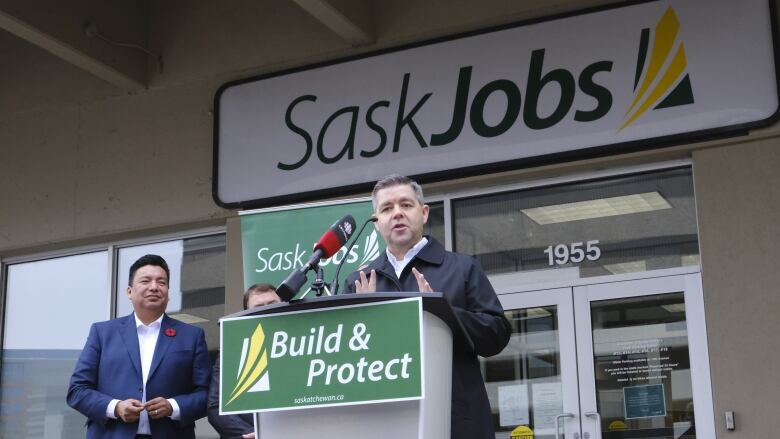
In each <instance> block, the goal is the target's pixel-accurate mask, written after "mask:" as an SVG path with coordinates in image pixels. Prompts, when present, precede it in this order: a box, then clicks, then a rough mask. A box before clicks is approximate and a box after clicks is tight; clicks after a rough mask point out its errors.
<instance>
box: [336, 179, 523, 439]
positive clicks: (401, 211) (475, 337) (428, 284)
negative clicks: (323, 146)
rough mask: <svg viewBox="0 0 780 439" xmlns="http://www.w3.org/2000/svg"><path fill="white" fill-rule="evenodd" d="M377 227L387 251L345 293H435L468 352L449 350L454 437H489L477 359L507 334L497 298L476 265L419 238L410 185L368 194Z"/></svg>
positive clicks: (421, 214)
mask: <svg viewBox="0 0 780 439" xmlns="http://www.w3.org/2000/svg"><path fill="white" fill-rule="evenodd" d="M372 202H373V207H374V215H375V216H376V218H377V222H376V228H377V230H379V233H380V234H381V235H382V238H384V240H385V243H386V244H387V251H386V252H385V254H383V255H380V256H379V257H378V258H377V259H376V260H374V261H373V262H372V263H371V264H370V265H368V266H367V267H365V268H363V269H361V270H359V271H357V272H355V273H352V274H350V275H349V277H348V278H347V280H346V286H345V291H346V292H347V293H371V292H376V291H381V292H388V291H420V292H433V291H440V292H442V293H443V294H444V298H445V299H446V300H447V302H449V304H450V305H451V306H452V308H453V310H454V311H455V313H456V314H457V316H458V318H459V319H460V321H461V323H462V324H463V328H464V329H465V330H466V332H467V333H468V335H469V337H470V338H471V340H472V341H473V342H474V349H473V350H472V349H470V347H468V346H462V345H458V344H455V345H454V346H453V354H452V357H453V358H452V414H451V436H452V438H453V439H487V438H490V439H493V438H494V437H495V433H494V430H493V419H492V416H491V411H490V403H489V402H488V398H487V392H486V391H485V383H484V381H483V380H482V375H481V373H480V368H479V362H478V360H477V355H481V356H483V357H488V356H491V355H495V354H497V353H499V352H501V350H502V349H504V347H505V346H506V345H507V343H508V342H509V336H510V334H511V328H510V325H509V321H508V320H507V319H506V317H504V310H503V308H502V307H501V303H499V301H498V298H497V297H496V293H495V291H494V290H493V287H492V286H491V285H490V282H489V281H488V279H487V276H486V275H485V273H484V272H483V271H482V268H481V267H480V265H479V263H478V262H477V261H476V260H475V259H474V258H472V257H470V256H468V255H462V254H459V253H453V252H449V251H446V250H444V247H443V246H442V245H441V244H440V243H439V242H438V241H436V240H435V239H433V238H431V237H427V236H423V225H424V224H425V223H426V222H427V221H428V210H429V208H428V205H426V204H424V202H423V193H422V188H421V187H420V185H419V184H417V182H415V181H414V180H412V179H410V178H407V177H404V176H401V175H397V174H394V175H390V176H387V177H385V178H383V179H382V180H380V181H378V182H377V183H376V185H375V186H374V191H373V193H372Z"/></svg>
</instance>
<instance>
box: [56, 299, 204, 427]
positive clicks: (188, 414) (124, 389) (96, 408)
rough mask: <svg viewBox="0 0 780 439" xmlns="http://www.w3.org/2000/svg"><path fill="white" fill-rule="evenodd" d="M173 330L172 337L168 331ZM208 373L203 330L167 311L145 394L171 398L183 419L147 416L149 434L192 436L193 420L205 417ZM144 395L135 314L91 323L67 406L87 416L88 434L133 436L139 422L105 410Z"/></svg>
mask: <svg viewBox="0 0 780 439" xmlns="http://www.w3.org/2000/svg"><path fill="white" fill-rule="evenodd" d="M171 328H172V329H173V330H174V331H175V335H173V336H168V335H166V330H168V329H171ZM168 332H171V331H168ZM210 372H211V361H210V360H209V354H208V349H207V348H206V339H205V336H204V333H203V330H202V329H201V328H198V327H195V326H192V325H188V324H186V323H182V322H180V321H178V320H174V319H172V318H170V317H168V315H165V316H164V317H163V320H162V324H161V326H160V335H159V336H158V338H157V345H156V346H155V348H154V355H153V356H152V365H151V368H150V370H149V376H148V378H147V381H146V397H147V400H151V399H153V398H156V397H158V396H161V397H163V398H173V399H175V400H176V403H177V404H178V405H179V410H180V413H181V419H180V420H179V421H173V420H171V419H170V418H163V419H159V420H150V428H151V431H152V436H154V437H155V438H171V439H178V438H195V420H197V419H199V418H202V417H203V416H205V415H206V398H207V395H208V389H209V380H210V378H211V374H210ZM142 393H143V379H142V376H141V355H140V350H139V347H138V333H137V331H136V327H135V317H134V316H133V314H132V313H131V314H130V315H128V316H125V317H120V318H118V319H115V320H109V321H105V322H100V323H95V324H93V325H92V327H91V328H90V330H89V337H87V343H86V345H85V346H84V350H82V351H81V356H80V357H79V359H78V362H76V368H75V370H74V371H73V376H71V379H70V386H69V388H68V397H67V401H68V405H69V406H71V407H73V408H74V409H76V410H78V411H79V412H81V413H82V414H84V416H86V417H87V438H88V439H91V438H95V439H97V438H101V439H103V438H106V439H108V438H110V439H114V438H116V439H131V438H133V437H134V436H135V434H136V432H137V430H138V423H137V422H134V423H129V424H128V423H125V422H123V421H122V420H121V419H112V418H109V417H107V416H106V408H107V407H108V404H109V402H111V400H112V399H118V400H120V401H122V400H125V399H129V398H134V399H137V400H141V397H142Z"/></svg>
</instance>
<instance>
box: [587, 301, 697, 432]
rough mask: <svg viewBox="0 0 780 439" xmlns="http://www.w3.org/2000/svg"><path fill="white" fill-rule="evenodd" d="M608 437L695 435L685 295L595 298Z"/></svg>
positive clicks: (599, 392)
mask: <svg viewBox="0 0 780 439" xmlns="http://www.w3.org/2000/svg"><path fill="white" fill-rule="evenodd" d="M591 320H592V325H593V353H594V367H595V372H596V398H597V405H598V411H599V413H600V414H601V420H602V426H601V427H602V437H603V438H604V439H608V438H611V439H622V438H669V439H678V438H683V439H687V438H695V437H696V431H695V425H694V421H693V392H692V387H691V370H690V361H689V355H688V332H687V327H686V320H685V302H684V297H683V293H675V294H664V295H657V296H644V297H640V298H622V299H616V300H607V301H599V302H593V303H592V304H591Z"/></svg>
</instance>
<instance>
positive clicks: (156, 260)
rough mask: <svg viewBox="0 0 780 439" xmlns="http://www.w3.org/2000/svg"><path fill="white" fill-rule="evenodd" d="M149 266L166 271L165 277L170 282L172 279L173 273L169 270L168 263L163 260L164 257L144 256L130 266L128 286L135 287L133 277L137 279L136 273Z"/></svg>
mask: <svg viewBox="0 0 780 439" xmlns="http://www.w3.org/2000/svg"><path fill="white" fill-rule="evenodd" d="M147 265H151V266H153V267H160V268H162V269H163V270H165V277H167V278H168V280H170V279H171V271H170V270H168V263H167V262H165V259H163V258H162V256H158V255H143V256H141V257H140V258H138V260H137V261H135V262H133V265H131V266H130V277H129V278H127V284H128V285H133V277H135V272H136V271H138V269H139V268H141V267H145V266H147Z"/></svg>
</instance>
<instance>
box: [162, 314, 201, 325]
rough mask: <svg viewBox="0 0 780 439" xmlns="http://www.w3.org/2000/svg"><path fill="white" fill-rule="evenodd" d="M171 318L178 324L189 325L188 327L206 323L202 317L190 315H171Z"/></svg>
mask: <svg viewBox="0 0 780 439" xmlns="http://www.w3.org/2000/svg"><path fill="white" fill-rule="evenodd" d="M171 318H174V319H176V320H178V321H180V322H184V323H189V324H190V325H192V324H194V323H205V322H208V319H204V318H203V317H198V316H194V315H192V314H184V313H180V314H171Z"/></svg>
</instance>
